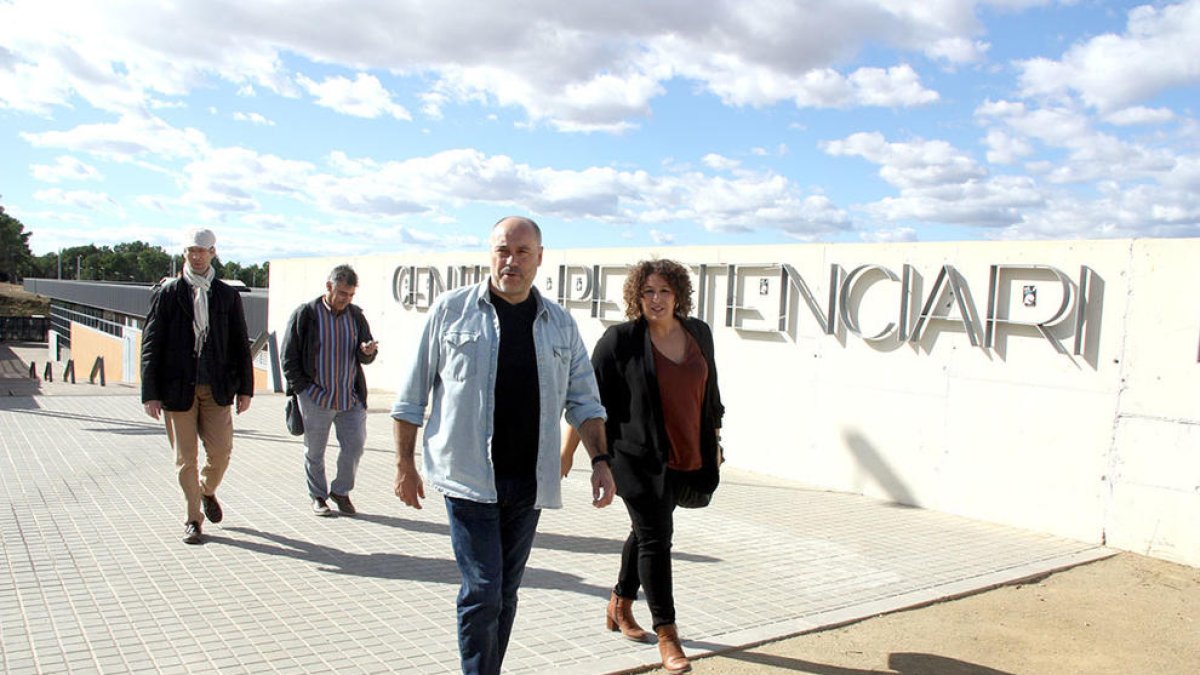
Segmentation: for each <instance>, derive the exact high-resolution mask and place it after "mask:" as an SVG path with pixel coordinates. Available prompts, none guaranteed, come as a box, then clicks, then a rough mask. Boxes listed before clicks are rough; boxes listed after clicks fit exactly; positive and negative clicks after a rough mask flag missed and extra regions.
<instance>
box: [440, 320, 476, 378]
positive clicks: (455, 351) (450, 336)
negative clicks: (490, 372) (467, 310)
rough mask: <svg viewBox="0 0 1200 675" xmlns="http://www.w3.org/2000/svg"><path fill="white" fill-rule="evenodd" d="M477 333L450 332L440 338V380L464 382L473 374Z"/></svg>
mask: <svg viewBox="0 0 1200 675" xmlns="http://www.w3.org/2000/svg"><path fill="white" fill-rule="evenodd" d="M478 345H479V333H478V332H473V331H452V332H448V333H446V334H445V335H443V336H442V369H441V375H442V379H445V380H453V381H455V382H465V381H467V380H468V379H469V378H470V377H471V375H472V374H474V372H475V361H476V353H475V352H476V351H477V347H478Z"/></svg>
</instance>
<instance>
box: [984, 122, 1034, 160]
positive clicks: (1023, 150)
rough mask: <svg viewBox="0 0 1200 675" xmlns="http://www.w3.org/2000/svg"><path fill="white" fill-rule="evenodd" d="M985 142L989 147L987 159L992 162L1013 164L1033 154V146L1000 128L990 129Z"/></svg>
mask: <svg viewBox="0 0 1200 675" xmlns="http://www.w3.org/2000/svg"><path fill="white" fill-rule="evenodd" d="M983 142H984V145H986V146H987V147H988V152H987V160H988V161H989V162H991V163H992V164H1013V163H1015V162H1016V161H1017V160H1018V159H1020V158H1021V157H1027V156H1029V155H1031V154H1033V146H1031V145H1030V144H1029V143H1028V142H1026V141H1025V140H1024V139H1022V138H1018V137H1015V136H1013V135H1011V134H1007V133H1005V132H1003V131H1001V130H999V129H992V130H990V131H988V133H987V136H986V137H985V138H984V140H983Z"/></svg>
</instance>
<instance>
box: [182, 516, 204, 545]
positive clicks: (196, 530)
mask: <svg viewBox="0 0 1200 675" xmlns="http://www.w3.org/2000/svg"><path fill="white" fill-rule="evenodd" d="M202 541H203V539H201V537H200V523H198V522H196V521H194V520H189V521H188V524H187V525H184V527H183V543H185V544H199V543H201V542H202Z"/></svg>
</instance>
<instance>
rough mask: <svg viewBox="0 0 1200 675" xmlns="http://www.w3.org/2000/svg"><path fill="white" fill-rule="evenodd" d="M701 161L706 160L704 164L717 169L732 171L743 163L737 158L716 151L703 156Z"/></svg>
mask: <svg viewBox="0 0 1200 675" xmlns="http://www.w3.org/2000/svg"><path fill="white" fill-rule="evenodd" d="M700 161H701V162H704V166H707V167H708V168H710V169H716V170H717V171H732V170H734V169H736V168H738V167H739V166H741V164H742V163H741V162H739V161H738V160H736V159H730V158H729V157H724V156H722V155H718V154H717V153H715V152H710V153H708V154H707V155H705V156H703V157H701V158H700Z"/></svg>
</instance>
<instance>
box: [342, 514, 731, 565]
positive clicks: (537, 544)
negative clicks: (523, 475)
mask: <svg viewBox="0 0 1200 675" xmlns="http://www.w3.org/2000/svg"><path fill="white" fill-rule="evenodd" d="M355 518H356V519H357V520H364V521H366V522H368V523H375V524H377V525H385V526H387V527H397V528H400V529H404V530H409V531H411V532H420V533H422V534H436V535H440V536H444V537H447V538H449V537H450V526H449V525H447V524H445V523H431V522H429V521H425V520H410V519H408V518H397V517H395V516H381V515H377V514H371V513H360V514H358V515H357V516H355ZM624 545H625V540H624V539H606V538H604V537H583V536H579V535H574V534H555V533H553V532H541V531H539V532H538V533H537V537H535V538H534V540H533V547H534V548H541V549H549V550H554V551H569V552H571V553H616V554H620V552H621V547H622V546H624ZM671 558H672V559H673V560H686V561H688V562H697V563H715V562H720V561H721V559H720V558H713V557H711V556H706V555H696V554H694V553H685V552H682V551H679V550H677V549H672V550H671Z"/></svg>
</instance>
